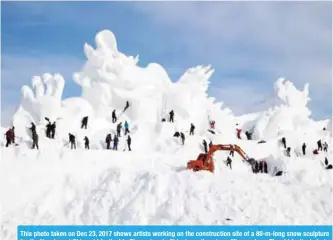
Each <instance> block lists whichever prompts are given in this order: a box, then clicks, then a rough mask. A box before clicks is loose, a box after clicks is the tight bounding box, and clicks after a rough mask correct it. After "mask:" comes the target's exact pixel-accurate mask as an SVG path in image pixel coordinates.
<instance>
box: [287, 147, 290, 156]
mask: <svg viewBox="0 0 333 240" xmlns="http://www.w3.org/2000/svg"><path fill="white" fill-rule="evenodd" d="M290 151H291V148H290V147H288V148H287V150H286V155H287V156H288V157H290Z"/></svg>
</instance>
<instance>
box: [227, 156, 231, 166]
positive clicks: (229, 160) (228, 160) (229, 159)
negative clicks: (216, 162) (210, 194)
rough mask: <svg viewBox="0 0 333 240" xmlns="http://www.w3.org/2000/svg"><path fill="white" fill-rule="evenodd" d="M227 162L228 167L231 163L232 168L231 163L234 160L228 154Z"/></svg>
mask: <svg viewBox="0 0 333 240" xmlns="http://www.w3.org/2000/svg"><path fill="white" fill-rule="evenodd" d="M226 163H227V167H228V165H229V167H230V169H231V163H232V160H231V158H230V157H229V156H228V158H227V161H226Z"/></svg>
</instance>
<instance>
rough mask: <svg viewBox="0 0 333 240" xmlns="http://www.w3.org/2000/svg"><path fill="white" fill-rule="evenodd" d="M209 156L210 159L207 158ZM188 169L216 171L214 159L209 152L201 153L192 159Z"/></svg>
mask: <svg viewBox="0 0 333 240" xmlns="http://www.w3.org/2000/svg"><path fill="white" fill-rule="evenodd" d="M208 157H209V158H210V159H207V158H208ZM187 169H189V170H193V171H194V172H197V171H200V170H206V171H210V172H214V161H213V159H212V157H211V156H209V155H208V154H205V153H200V154H199V156H198V158H197V160H191V161H189V162H188V163H187Z"/></svg>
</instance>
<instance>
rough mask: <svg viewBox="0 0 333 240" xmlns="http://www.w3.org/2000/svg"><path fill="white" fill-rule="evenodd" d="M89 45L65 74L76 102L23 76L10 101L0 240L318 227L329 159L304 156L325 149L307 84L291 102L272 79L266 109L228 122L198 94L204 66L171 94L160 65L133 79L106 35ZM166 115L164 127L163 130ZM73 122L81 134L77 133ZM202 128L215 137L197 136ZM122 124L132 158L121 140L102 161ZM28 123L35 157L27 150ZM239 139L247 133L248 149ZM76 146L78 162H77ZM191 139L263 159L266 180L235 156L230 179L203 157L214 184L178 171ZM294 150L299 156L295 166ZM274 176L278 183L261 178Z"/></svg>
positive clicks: (58, 82) (193, 151)
mask: <svg viewBox="0 0 333 240" xmlns="http://www.w3.org/2000/svg"><path fill="white" fill-rule="evenodd" d="M95 45H96V47H93V46H91V45H89V44H87V43H86V44H85V45H84V53H85V55H86V58H87V61H86V63H85V64H84V66H83V67H82V69H81V70H80V71H78V72H76V73H74V74H73V79H74V81H75V82H76V83H77V84H78V85H79V86H80V87H81V89H82V95H81V96H80V97H75V98H74V97H71V98H67V99H64V98H63V96H62V94H63V90H64V87H65V83H66V82H65V80H64V78H63V77H62V76H61V75H60V74H59V73H55V74H50V73H45V74H43V75H42V76H34V77H32V81H31V86H29V85H25V86H23V87H22V89H21V103H20V106H19V107H18V110H17V112H16V113H15V114H14V116H13V125H14V126H15V134H16V136H17V138H16V144H17V145H12V146H10V147H8V148H6V147H4V145H5V140H4V139H3V138H2V139H1V146H2V151H1V159H2V161H1V166H0V195H1V198H0V203H1V206H2V210H1V211H2V214H1V215H2V219H1V221H2V223H1V224H2V228H1V230H0V231H1V234H2V236H3V237H2V238H1V239H13V238H16V236H15V233H16V226H17V225H18V224H233V225H235V224H330V218H331V216H332V205H331V199H332V183H331V171H327V170H325V169H324V167H323V165H324V163H323V162H324V159H325V157H326V158H327V159H328V161H329V162H330V163H331V148H330V149H329V152H328V153H325V152H320V154H319V155H316V156H314V155H312V150H313V149H315V148H316V147H317V146H316V142H317V140H319V139H321V140H322V141H323V142H325V141H326V142H328V143H331V138H332V127H331V125H332V120H331V119H328V120H323V121H318V122H316V121H314V120H312V119H311V118H310V116H311V111H310V110H309V109H308V107H307V104H308V101H309V100H310V98H309V86H308V85H307V84H306V85H305V87H304V89H303V90H298V89H297V88H296V87H295V86H294V84H293V83H292V82H290V81H287V80H285V79H283V78H281V79H278V80H277V81H276V82H275V84H274V89H275V92H276V97H277V99H278V100H279V101H278V102H277V103H276V105H274V106H272V107H271V108H269V109H267V110H265V111H262V112H260V113H252V114H246V115H243V116H234V114H233V112H232V110H231V109H229V108H227V107H225V106H224V105H223V102H217V101H216V100H215V99H214V98H212V97H209V96H208V94H207V92H208V89H209V87H210V81H209V79H210V77H211V76H212V74H213V73H214V69H212V67H211V66H195V67H193V68H190V69H188V70H187V71H186V72H185V73H184V74H183V75H182V76H181V77H180V79H179V80H178V81H176V82H173V81H171V80H170V78H169V76H168V74H167V72H166V71H165V69H164V68H163V67H162V66H161V65H159V64H157V63H150V64H148V65H147V66H146V67H141V66H139V65H138V62H139V56H136V57H133V56H126V55H125V54H123V53H121V52H120V51H119V49H118V46H117V41H116V37H115V35H114V34H113V33H112V32H110V31H108V30H103V31H101V32H99V33H97V35H96V37H95ZM127 101H128V102H129V103H130V107H129V108H128V109H127V110H126V111H123V110H124V107H125V104H126V102H127ZM113 110H116V114H117V117H118V121H117V122H116V123H113V122H112V119H111V113H112V111H113ZM171 110H174V113H175V117H174V120H175V121H174V122H168V118H169V112H170V111H171ZM85 116H88V117H89V122H88V128H87V129H81V120H82V118H83V117H85ZM163 118H165V119H166V120H167V121H166V122H162V119H163ZM46 119H49V121H50V122H56V126H57V127H56V135H55V139H49V138H46V136H45V125H46V123H47V121H46ZM211 120H214V121H216V124H215V129H214V132H215V134H214V133H211V132H209V131H207V130H208V129H209V127H210V125H209V122H210V121H211ZM125 121H127V122H128V123H129V126H130V135H131V137H132V149H133V151H132V152H129V151H127V148H126V137H124V136H123V135H124V133H123V132H122V133H121V138H120V143H119V148H118V151H111V150H105V148H106V146H105V137H106V134H107V133H112V135H113V136H114V134H115V133H116V125H117V124H118V123H119V122H122V123H124V122H125ZM31 122H34V123H35V124H36V128H37V133H38V135H39V147H40V149H39V150H35V149H31V144H32V139H31V132H30V130H29V127H30V124H31ZM191 123H193V124H194V125H195V126H196V128H195V133H194V135H193V136H190V135H189V130H190V125H191ZM7 127H8V126H6V128H3V127H2V128H1V132H2V134H3V135H4V134H5V132H6V131H7V129H8V128H7ZM236 128H241V129H242V130H243V133H242V139H237V136H236ZM323 128H326V130H323ZM176 131H178V132H183V133H185V136H186V140H185V145H182V144H181V140H180V139H179V138H176V137H173V135H174V133H175V132H176ZM245 131H250V132H253V140H246V138H245V135H244V132H245ZM68 133H72V134H74V135H75V136H76V141H77V147H78V149H77V150H70V149H69V144H68ZM85 136H87V137H88V138H89V140H90V150H84V142H83V138H84V137H85ZM283 136H284V137H286V138H287V145H288V147H291V148H292V152H291V157H290V158H289V157H286V156H285V155H284V149H283V148H282V147H281V144H280V139H281V138H282V137H283ZM203 139H205V140H206V141H207V142H209V141H212V142H213V143H214V144H237V145H239V146H240V147H241V148H242V149H243V150H244V151H245V152H246V153H247V154H248V155H249V156H250V157H253V158H256V159H263V158H264V159H266V161H267V163H268V170H269V173H268V174H257V175H254V174H253V173H252V172H251V169H250V168H249V166H248V165H247V164H246V163H245V162H243V161H242V159H241V157H240V156H238V155H237V154H235V156H234V157H233V165H232V170H231V169H229V168H228V167H227V166H226V165H225V163H224V161H225V160H226V158H227V156H228V155H229V153H228V152H223V151H221V152H216V153H215V154H214V160H215V172H214V174H212V173H209V172H190V171H187V170H184V169H183V168H184V167H185V166H186V164H187V162H188V161H189V160H194V159H196V158H197V156H198V154H199V153H201V152H203V146H202V141H203ZM259 140H265V142H264V143H261V144H258V141H259ZM303 143H306V144H307V146H308V147H307V155H306V156H301V154H300V152H301V146H302V144H303ZM277 170H284V171H285V174H284V175H283V176H282V177H279V178H278V177H273V175H274V173H276V171H277Z"/></svg>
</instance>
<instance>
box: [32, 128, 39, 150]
mask: <svg viewBox="0 0 333 240" xmlns="http://www.w3.org/2000/svg"><path fill="white" fill-rule="evenodd" d="M35 147H36V148H37V149H39V146H38V134H37V133H36V131H34V132H33V133H32V147H31V148H32V149H35Z"/></svg>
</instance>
